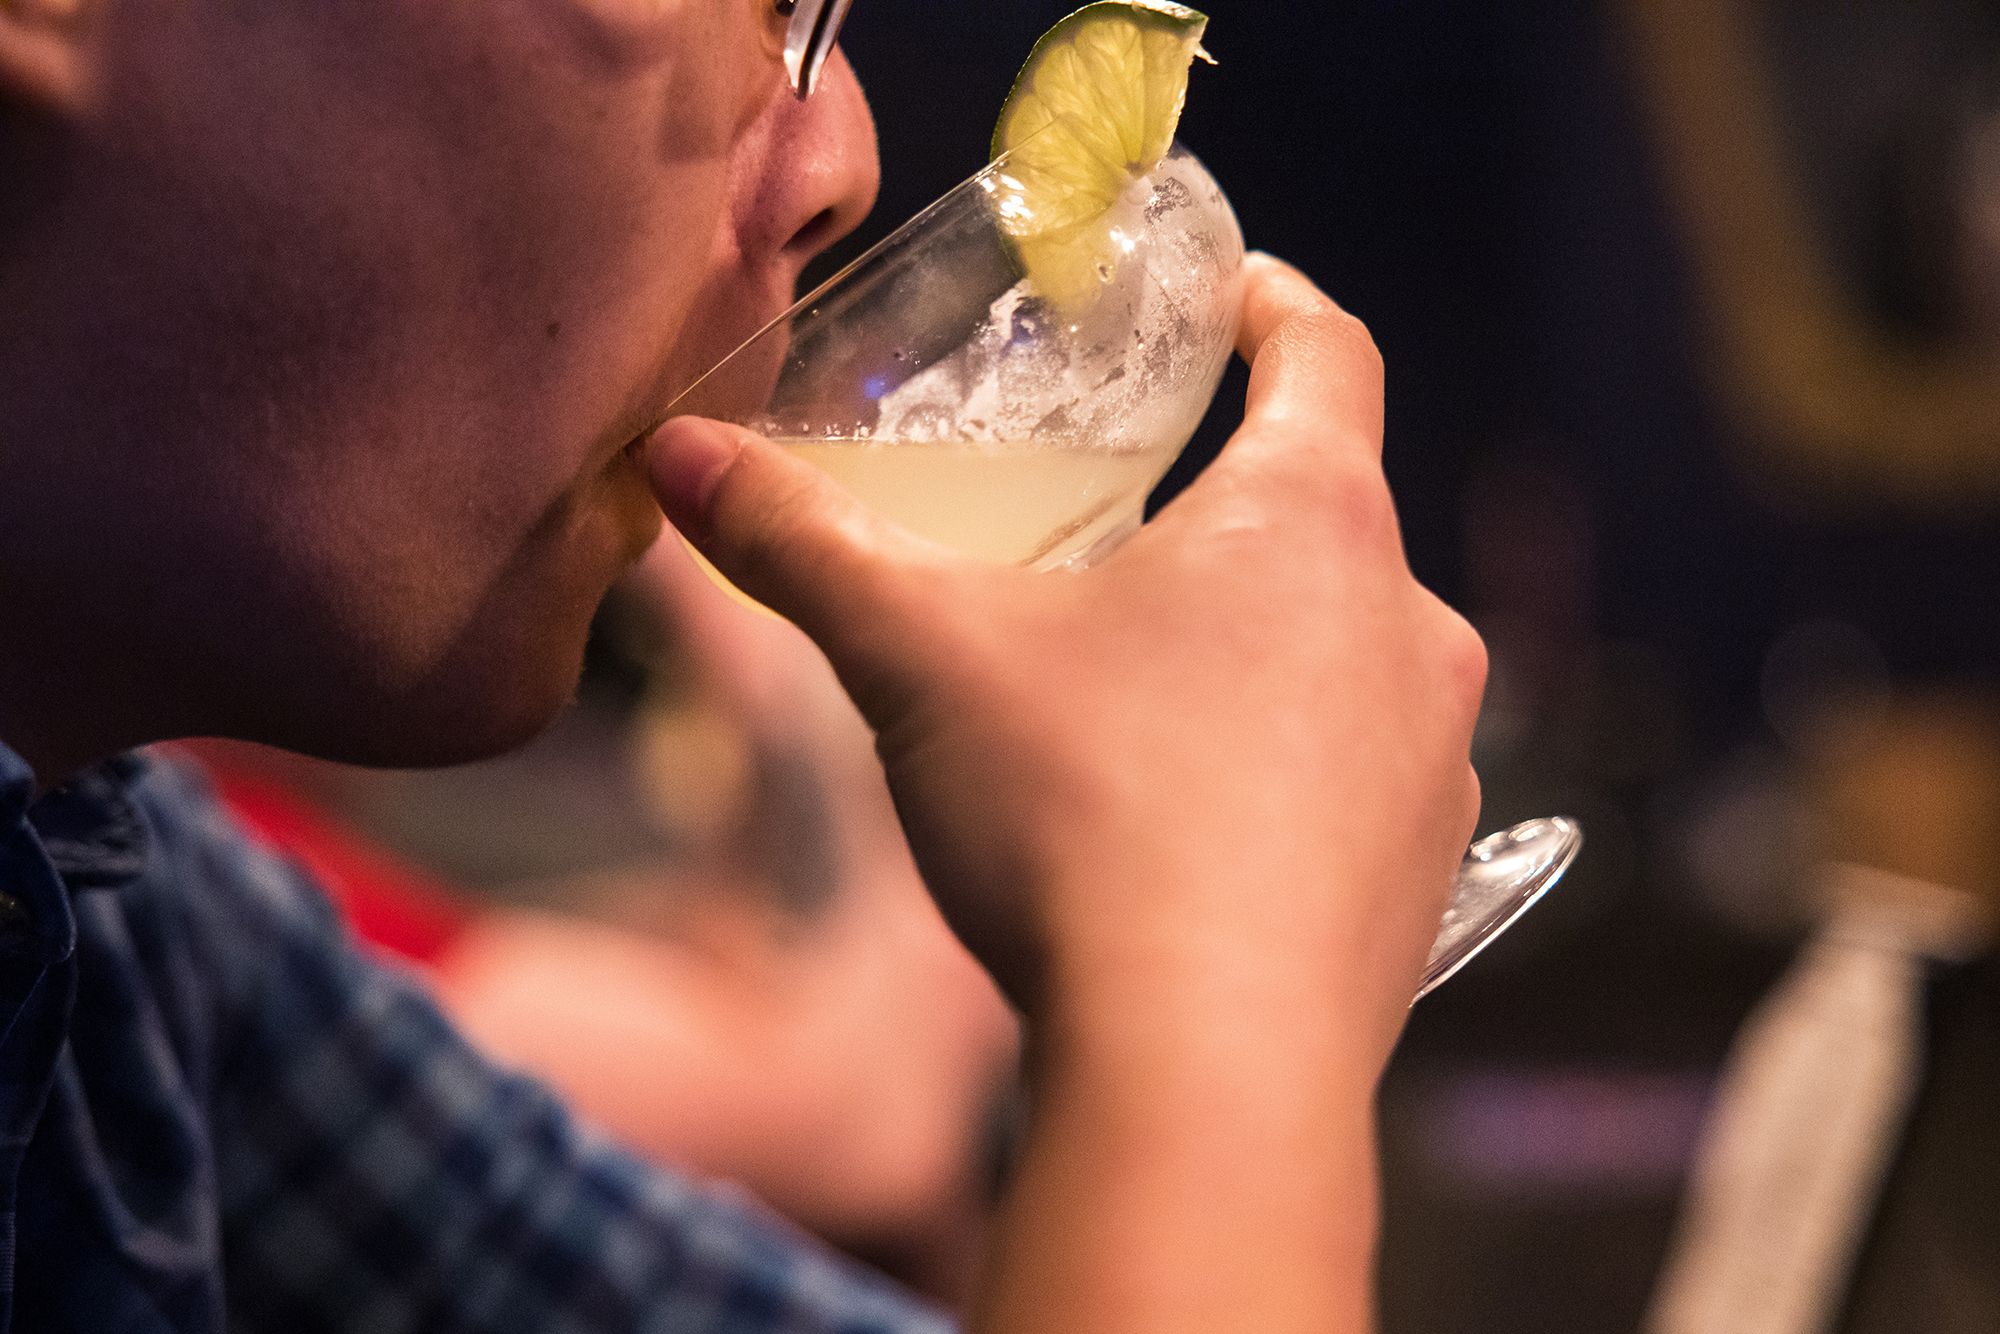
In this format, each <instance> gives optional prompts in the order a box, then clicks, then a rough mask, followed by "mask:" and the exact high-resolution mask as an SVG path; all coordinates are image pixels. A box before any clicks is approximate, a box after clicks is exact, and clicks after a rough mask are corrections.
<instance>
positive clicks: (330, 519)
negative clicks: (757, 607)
mask: <svg viewBox="0 0 2000 1334" xmlns="http://www.w3.org/2000/svg"><path fill="white" fill-rule="evenodd" d="M82 2H83V4H85V5H86V6H89V5H93V4H95V5H96V6H98V7H99V8H98V11H97V13H96V15H95V19H94V24H93V27H92V29H91V32H92V37H91V39H90V41H91V60H92V66H91V68H92V70H93V78H92V80H91V82H90V93H89V96H88V98H87V100H86V101H85V103H84V106H85V109H86V114H83V115H79V116H77V117H76V118H75V122H76V123H75V124H74V126H73V127H72V130H73V133H72V134H71V135H70V136H69V141H68V143H67V145H66V150H65V151H66V154H67V157H68V159H69V161H70V163H71V164H72V166H73V169H72V170H69V171H68V172H67V173H66V175H67V188H66V189H65V190H64V192H63V193H62V194H61V196H60V202H59V203H57V204H56V205H54V206H53V207H51V208H50V209H48V210H45V211H44V212H43V214H42V215H41V218H40V230H39V231H38V232H37V233H36V234H35V237H36V240H37V241H38V243H40V244H42V245H43V246H44V248H43V249H42V250H39V251H38V250H36V249H34V248H33V247H32V246H31V247H30V248H29V250H28V253H29V254H31V255H36V256H37V257H38V258H46V259H47V260H48V261H49V264H48V267H49V268H50V270H51V271H52V272H58V273H59V274H60V275H61V276H60V277H59V278H50V279H48V280H47V281H48V282H50V283H58V284H67V286H66V287H65V288H63V290H62V291H61V293H60V295H61V297H62V300H61V301H60V302H59V303H57V304H58V305H60V306H61V307H63V308H65V309H67V310H68V311H69V312H70V317H69V318H67V319H64V320H55V321H50V323H52V324H55V325H58V326H60V327H59V328H58V331H57V332H56V333H55V334H54V335H53V336H52V338H51V341H53V342H55V343H56V344H58V345H59V346H58V350H59V351H61V353H62V354H63V364H65V365H67V366H72V367H74V368H75V376H74V380H75V383H74V385H73V386H72V387H73V389H74V391H75V392H74V393H73V394H71V395H69V396H68V401H67V403H66V405H65V406H63V407H62V408H60V409H52V410H51V415H50V416H49V418H48V421H49V423H50V424H51V425H52V426H60V427H62V433H63V434H65V435H67V436H69V437H70V440H69V442H68V443H67V445H66V446H65V448H64V449H63V450H62V451H53V452H51V453H50V456H49V457H47V458H42V459H39V460H38V463H39V466H40V467H41V469H42V473H43V475H44V476H46V477H49V478H50V479H51V486H52V488H53V489H54V490H55V491H56V493H57V494H58V495H59V496H60V497H61V498H62V500H63V504H62V506H61V515H62V517H61V520H60V522H58V521H57V520H56V519H55V518H54V517H51V519H50V520H49V521H48V525H47V531H46V532H42V533H39V534H38V535H37V540H36V542H35V545H34V549H35V550H36V551H37V552H39V553H40V555H39V557H38V559H40V560H41V561H42V562H43V563H44V564H46V565H47V566H48V567H49V569H50V570H51V571H52V572H53V574H52V575H51V577H54V578H58V579H63V580H71V581H75V580H77V579H79V578H81V577H82V572H88V573H89V575H90V577H91V579H92V582H93V584H94V585H95V586H97V587H101V588H115V589H116V590H118V591H117V592H116V593H115V594H114V595H113V598H112V600H113V602H114V603H115V604H116V605H115V606H114V607H112V608H110V609H108V610H107V611H106V613H105V616H104V618H102V619H103V620H104V621H105V623H106V624H110V625H115V627H116V631H115V633H116V635H117V636H119V637H121V638H122V639H123V641H124V647H126V648H127V650H128V651H129V652H131V653H132V654H133V655H134V667H135V668H136V669H137V670H138V671H139V672H140V673H142V674H143V675H144V678H145V679H146V680H148V681H149V682H151V683H155V684H149V685H148V686H147V687H145V688H147V689H152V690H154V691H156V692H157V694H158V696H159V698H158V700H157V701H154V702H153V704H152V707H153V709H154V711H155V712H156V713H159V714H163V715H164V714H172V713H173V712H174V711H175V710H177V709H178V710H180V711H181V712H182V713H183V714H185V717H177V718H176V719H175V725H176V726H182V727H195V728H198V729H200V730H212V731H227V732H236V733H241V734H246V735H251V736H254V737H257V738H259V739H266V740H275V741H278V742H280V743H282V744H288V745H292V746H294V747H297V748H301V749H308V750H313V751H317V752H319V753H322V754H333V755H337V756H342V757H346V758H356V759H365V760H375V761H389V762H405V763H419V762H426V761H431V760H442V759H448V758H454V757H458V756H461V755H468V754H473V753H479V752H484V751H490V750H493V749H496V748H499V747H502V746H505V745H507V744H511V743H512V742H514V741H516V740H519V739H521V738H523V737H525V736H526V735H527V734H529V733H531V732H532V731H533V730H535V729H536V728H538V727H539V726H540V725H541V724H542V723H543V722H544V721H546V719H547V718H548V717H549V716H550V715H551V714H552V712H553V711H554V709H555V708H556V707H558V706H559V705H560V703H561V702H562V700H563V699H564V698H565V697H566V696H567V693H568V691H569V689H570V688H571V685H572V683H573V682H574V679H575V675H576V670H577V666H578V663H579V661H580V655H581V648H582V644H583V639H584V633H585V628H586V626H587V624H588V622H589V619H590V616H591V613H592V610H593V608H594V607H595V606H596V604H597V602H598V600H599V599H600V597H601V596H602V594H603V592H604V590H605V587H606V586H607V584H608V583H609V582H610V581H611V580H612V578H613V577H614V576H615V575H616V574H617V573H618V572H619V571H620V570H621V569H622V568H623V567H624V566H625V565H626V564H627V563H628V562H629V561H630V560H631V559H632V558H634V557H635V556H636V555H637V554H638V553H639V552H640V551H641V550H642V549H643V548H644V547H645V546H646V545H647V544H648V542H649V541H650V540H651V539H652V538H653V536H654V535H655V533H656V531H657V527H658V515H657V510H656V509H655V508H654V506H653V504H652V502H651V499H650V497H649V495H648V493H647V490H646V487H645V486H644V484H643V480H642V472H641V469H640V467H639V466H638V460H637V452H636V449H635V448H633V447H632V446H633V445H634V442H635V440H636V439H637V437H638V435H639V433H640V432H642V431H643V430H644V429H645V428H647V427H648V426H650V425H652V424H654V423H655V422H657V421H658V420H659V418H660V416H661V410H662V408H663V407H664V405H665V403H666V401H667V400H668V398H669V397H670V396H671V392H672V391H673V390H674V389H676V388H678V387H680V386H681V385H683V384H685V383H686V382H687V381H688V380H689V379H691V378H692V377H693V376H694V375H696V374H698V373H699V372H700V371H701V370H703V369H705V368H706V367H707V366H708V365H709V364H710V363H712V362H713V361H715V360H716V359H717V358H718V357H720V356H721V355H722V354H723V353H725V352H727V351H728V350H729V349H730V348H731V347H732V346H733V345H734V344H735V342H737V341H739V340H740V339H741V338H742V337H743V336H745V335H746V334H748V333H749V332H751V331H753V330H754V329H755V328H756V327H757V326H759V325H760V324H761V323H762V322H763V321H764V320H766V319H767V318H769V317H770V316H771V315H774V314H776V313H777V311H778V310H780V309H781V308H782V307H783V306H784V305H785V304H786V302H787V301H788V300H789V299H790V296H791V290H792V287H793V285H794V282H795V280H796V278H797V275H798V271H799V269H800V267H801V266H802V265H803V264H804V262H805V261H806V259H808V258H809V257H810V256H811V254H813V253H814V252H816V251H817V250H818V249H820V248H822V247H823V246H824V245H826V244H827V243H828V242H830V241H831V240H833V239H834V238H835V237H837V236H838V235H839V234H841V233H843V232H845V231H846V230H848V229H849V228H850V227H852V226H853V225H854V224H855V223H856V222H857V221H859V219H860V217H861V216H862V215H863V214H865V212H866V211H867V208H868V207H869V205H870V203H871V202H872V198H873V193H874V187H875V179H876V177H875V173H876V166H875V158H874V143H873V131H872V127H871V125H870V123H869V120H868V115H867V110H866V107H865V105H864V104H863V102H862V99H861V96H860V91H859V89H858V87H857V86H856V84H855V82H854V80H853V77H852V75H851V73H850V72H849V71H848V69H847V67H846V66H845V64H844V63H843V62H841V61H839V60H838V58H836V59H835V60H834V61H833V62H830V63H829V65H828V67H827V72H826V76H825V78H824V79H823V81H822V84H821V86H820V88H819V89H818V91H817V92H816V93H815V95H814V97H813V98H812V100H810V101H809V102H806V103H803V104H801V103H799V102H797V101H796V100H795V99H794V98H793V97H792V96H791V94H790V91H789V89H787V88H786V87H785V85H784V82H783V77H782V71H781V68H780V65H779V62H778V60H777V56H776V51H777V47H778V44H779V42H780V41H781V39H782V36H783V32H782V20H781V19H780V18H778V17H777V15H776V13H775V9H774V6H773V5H772V3H771V0H198V2H196V3H186V4H177V5H157V4H144V3H138V0H82ZM52 359H53V356H52ZM93 530H94V531H93ZM113 534H115V535H116V537H115V539H114V540H113V541H112V542H111V544H110V545H111V546H112V548H113V550H112V551H111V552H109V553H107V552H106V551H105V549H104V548H105V545H106V539H107V537H109V536H110V535H113ZM93 544H94V545H93ZM121 552H122V553H125V554H124V555H123V556H121V555H119V554H118V553H121ZM28 573H29V575H30V576H31V577H32V575H33V574H34V573H36V572H34V571H29V572H28ZM22 582H24V583H26V582H28V580H27V579H23V581H22ZM103 628H104V627H103V626H100V627H99V630H100V632H101V631H102V630H103ZM101 637H102V634H101V633H100V638H101ZM213 683H220V685H216V684H213Z"/></svg>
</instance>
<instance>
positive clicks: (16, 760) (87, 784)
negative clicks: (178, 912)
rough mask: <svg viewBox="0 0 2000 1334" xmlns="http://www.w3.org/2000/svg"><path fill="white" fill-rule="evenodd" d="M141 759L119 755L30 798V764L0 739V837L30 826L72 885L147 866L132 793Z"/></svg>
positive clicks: (110, 880)
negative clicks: (53, 788) (39, 796)
mask: <svg viewBox="0 0 2000 1334" xmlns="http://www.w3.org/2000/svg"><path fill="white" fill-rule="evenodd" d="M146 765H147V761H146V760H145V759H143V758H142V757H140V756H139V755H137V754H128V755H120V756H118V757H116V758H115V759H111V760H107V761H105V762H104V763H103V764H99V765H96V766H95V767H93V768H90V769H86V770H84V771H83V772H82V773H80V774H78V775H77V776H76V777H75V778H73V779H71V780H70V781H69V782H68V783H66V784H64V785H63V786H62V787H59V788H57V789H56V790H55V791H53V792H48V793H44V794H43V795H42V797H41V798H40V799H39V800H37V799H36V798H35V776H34V771H33V770H31V769H29V768H28V765H27V762H26V761H25V760H23V759H22V758H21V757H20V756H19V755H17V754H16V753H15V752H14V751H13V750H11V749H9V748H8V747H7V746H6V745H5V744H4V743H0V838H4V837H5V836H6V835H7V834H9V833H11V832H13V831H14V830H16V829H18V828H20V826H21V825H22V824H23V823H26V824H28V825H31V826H33V828H34V831H35V834H36V836H37V837H38V838H39V839H40V840H41V844H42V848H43V850H44V852H46V853H47V855H48V858H49V862H50V863H51V864H52V865H53V866H54V867H55V869H56V871H57V872H58V873H59V874H61V876H62V877H63V880H64V882H65V883H66V884H67V885H68V886H69V888H70V889H71V890H72V891H74V890H81V889H115V888H116V887H118V886H120V885H123V884H125V883H127V882H128V881H131V880H133V879H135V878H137V877H138V875H139V874H140V873H141V872H142V871H144V870H145V869H146V853H147V835H146V824H145V821H144V820H143V819H142V818H141V817H140V815H139V811H138V808H137V807H136V806H135V805H134V804H133V801H132V795H131V789H132V785H133V784H134V783H135V782H137V781H138V779H139V777H140V775H141V774H143V773H144V772H145V770H146Z"/></svg>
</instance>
